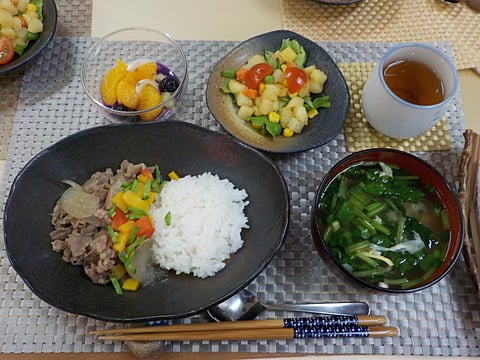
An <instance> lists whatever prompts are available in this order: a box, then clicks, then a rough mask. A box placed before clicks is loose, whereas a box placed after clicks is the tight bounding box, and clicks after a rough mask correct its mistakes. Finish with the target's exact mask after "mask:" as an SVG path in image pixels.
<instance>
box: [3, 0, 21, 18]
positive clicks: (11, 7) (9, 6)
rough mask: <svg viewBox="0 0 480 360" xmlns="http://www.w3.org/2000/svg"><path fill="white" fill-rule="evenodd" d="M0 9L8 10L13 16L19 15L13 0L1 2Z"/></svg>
mask: <svg viewBox="0 0 480 360" xmlns="http://www.w3.org/2000/svg"><path fill="white" fill-rule="evenodd" d="M0 9H4V10H7V11H8V12H9V13H10V14H12V15H16V14H17V13H18V10H17V8H16V7H15V5H13V3H12V1H11V0H0Z"/></svg>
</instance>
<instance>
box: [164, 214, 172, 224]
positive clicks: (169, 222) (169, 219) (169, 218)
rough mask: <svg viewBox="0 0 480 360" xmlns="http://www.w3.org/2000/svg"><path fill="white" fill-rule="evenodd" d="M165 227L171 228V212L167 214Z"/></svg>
mask: <svg viewBox="0 0 480 360" xmlns="http://www.w3.org/2000/svg"><path fill="white" fill-rule="evenodd" d="M164 220H165V225H167V226H170V225H171V224H172V213H171V212H170V211H169V212H167V213H166V214H165V218H164Z"/></svg>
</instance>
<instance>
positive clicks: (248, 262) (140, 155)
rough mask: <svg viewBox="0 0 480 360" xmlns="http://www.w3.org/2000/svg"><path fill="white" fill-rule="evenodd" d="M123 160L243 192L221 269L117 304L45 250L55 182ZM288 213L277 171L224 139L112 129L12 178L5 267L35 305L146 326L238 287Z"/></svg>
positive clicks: (55, 149) (70, 140)
mask: <svg viewBox="0 0 480 360" xmlns="http://www.w3.org/2000/svg"><path fill="white" fill-rule="evenodd" d="M119 144H121V145H119ZM124 159H128V160H130V161H132V162H144V163H146V164H148V165H154V164H158V166H159V168H160V169H161V171H162V172H163V173H167V172H169V171H171V170H175V171H176V172H177V173H178V174H179V175H186V174H191V175H196V174H201V173H203V172H206V171H209V172H211V173H214V174H217V175H218V176H219V177H220V178H228V179H229V180H230V181H231V182H232V183H233V184H234V185H235V186H236V187H237V188H242V189H245V190H246V191H247V193H248V200H249V202H250V204H249V205H248V206H247V208H246V215H247V217H248V219H249V225H250V229H246V230H244V231H243V233H242V238H243V239H244V246H243V247H242V248H241V249H240V250H239V251H238V252H237V253H236V254H234V255H233V256H232V257H231V258H230V260H229V262H228V264H227V265H226V267H225V268H224V269H223V270H221V271H220V272H218V273H217V274H216V275H215V276H213V277H209V278H206V279H199V278H195V277H193V276H189V275H175V274H173V273H169V274H168V277H167V279H166V280H163V281H158V282H155V283H154V284H152V285H149V286H146V287H144V288H141V289H140V290H138V291H136V292H127V293H124V294H123V295H121V296H120V295H116V294H115V291H114V290H113V287H112V286H110V285H107V286H101V285H94V284H93V283H91V282H90V280H89V279H88V278H87V276H86V275H85V274H84V273H83V269H82V268H81V267H79V266H73V265H71V264H67V263H65V262H64V261H63V260H62V258H61V255H60V254H59V253H56V252H54V251H53V250H52V249H51V245H50V237H49V233H50V231H51V230H52V227H51V225H50V220H51V217H50V214H51V212H52V209H53V206H54V204H55V202H56V201H57V199H58V198H59V197H60V196H61V194H62V193H63V191H65V189H66V185H65V184H63V183H62V180H65V179H71V180H74V181H76V182H78V183H83V182H85V181H86V180H87V179H88V178H89V177H90V176H91V175H92V174H93V173H94V172H96V171H102V170H104V169H105V168H107V167H111V168H113V169H116V168H118V166H119V164H120V163H121V161H122V160H124ZM257 179H262V181H260V182H259V181H257ZM289 214H290V207H289V197H288V192H287V187H286V184H285V181H284V179H283V177H282V176H281V174H280V172H279V170H278V169H277V167H276V166H275V164H274V163H273V162H272V161H271V160H269V158H268V157H267V156H265V155H264V154H262V153H261V152H259V151H256V150H254V149H252V148H250V147H248V146H245V145H243V144H241V143H239V142H238V141H236V140H235V139H233V138H232V137H230V136H228V135H223V134H220V133H216V132H212V131H210V130H207V129H204V128H201V127H199V126H196V125H192V124H188V123H185V122H180V121H177V122H175V121H169V122H168V121H166V122H160V123H150V124H132V125H113V126H105V127H97V128H92V129H88V130H84V131H81V132H78V133H76V134H74V135H72V136H70V137H67V138H65V139H63V140H61V141H59V142H58V143H56V144H54V145H52V146H50V147H49V148H47V149H46V150H44V151H42V152H41V153H39V154H38V155H37V156H36V157H35V158H34V159H32V160H31V161H30V162H29V163H28V164H27V165H26V166H25V167H24V168H23V169H22V170H21V171H20V173H19V174H18V176H17V178H16V179H15V181H14V183H13V185H12V188H11V192H10V194H9V197H8V199H7V203H6V207H5V215H4V236H5V246H6V251H7V255H8V258H9V260H10V262H11V264H12V266H13V267H14V269H15V270H16V271H17V272H18V274H19V275H20V276H21V277H22V278H23V280H24V281H25V283H26V284H27V285H28V286H29V287H30V289H31V290H32V291H33V292H34V293H35V294H36V295H37V296H38V297H39V298H40V299H42V300H44V301H46V302H47V303H49V304H51V305H52V306H55V307H57V308H59V309H62V310H65V311H68V312H71V313H75V314H81V315H86V316H90V317H94V318H97V319H102V320H107V321H115V322H133V321H149V320H160V319H169V318H178V317H185V316H189V315H193V314H195V313H198V312H200V311H202V310H205V309H207V308H208V307H210V306H212V305H214V304H217V303H219V302H221V301H223V300H225V299H227V298H228V297H230V296H231V295H233V294H234V293H235V292H237V291H238V290H240V289H241V288H243V287H245V286H246V285H247V284H248V283H249V282H251V281H252V280H253V279H254V278H255V277H256V276H257V275H258V274H259V273H260V272H261V271H262V270H263V269H264V268H265V266H266V265H267V264H268V263H269V261H270V260H271V259H272V257H273V256H274V255H275V254H276V252H277V251H278V250H279V249H280V248H281V246H282V244H283V242H284V238H285V235H286V232H287V228H288V221H289Z"/></svg>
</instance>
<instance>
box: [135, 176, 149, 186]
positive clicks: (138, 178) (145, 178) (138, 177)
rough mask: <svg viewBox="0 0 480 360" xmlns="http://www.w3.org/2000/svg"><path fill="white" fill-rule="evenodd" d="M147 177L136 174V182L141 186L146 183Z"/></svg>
mask: <svg viewBox="0 0 480 360" xmlns="http://www.w3.org/2000/svg"><path fill="white" fill-rule="evenodd" d="M148 178H149V177H148V176H147V175H145V174H138V175H137V180H138V181H140V182H141V183H142V184H145V183H146V182H147V179H148Z"/></svg>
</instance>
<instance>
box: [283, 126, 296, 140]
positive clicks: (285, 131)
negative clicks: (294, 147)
mask: <svg viewBox="0 0 480 360" xmlns="http://www.w3.org/2000/svg"><path fill="white" fill-rule="evenodd" d="M282 135H283V136H285V137H287V138H289V137H292V136H293V130H292V129H290V128H285V129H283V133H282Z"/></svg>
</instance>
